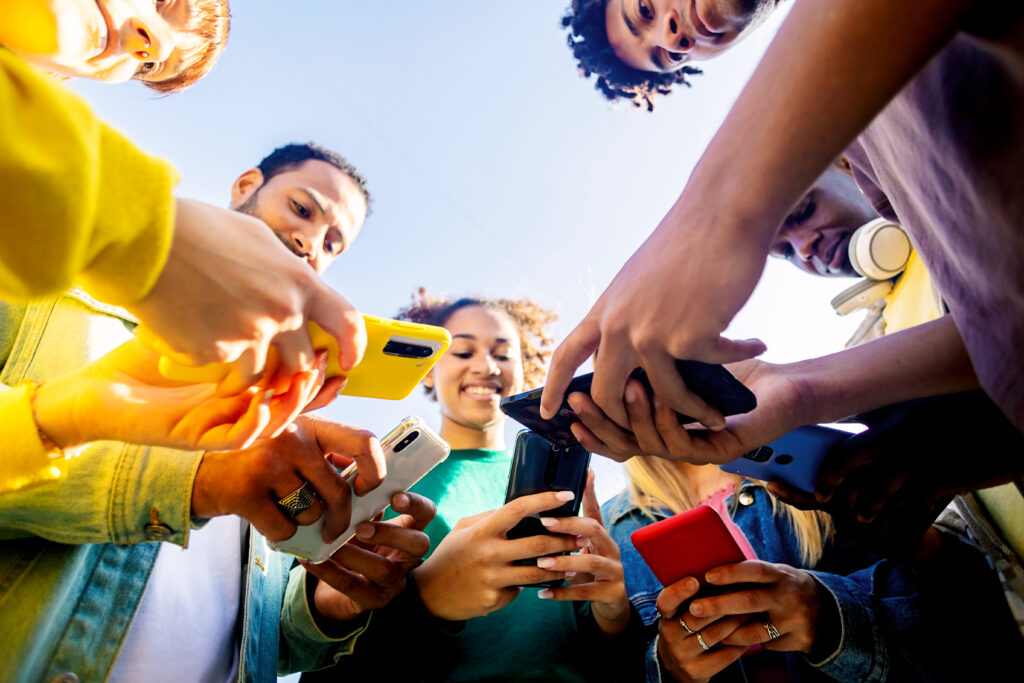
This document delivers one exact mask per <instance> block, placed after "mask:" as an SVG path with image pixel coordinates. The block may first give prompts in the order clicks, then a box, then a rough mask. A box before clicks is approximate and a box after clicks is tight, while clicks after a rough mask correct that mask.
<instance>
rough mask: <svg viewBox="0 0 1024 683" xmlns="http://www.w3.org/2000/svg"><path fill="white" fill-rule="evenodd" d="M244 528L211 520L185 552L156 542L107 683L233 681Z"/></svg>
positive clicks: (238, 523)
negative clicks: (138, 601) (146, 577)
mask: <svg viewBox="0 0 1024 683" xmlns="http://www.w3.org/2000/svg"><path fill="white" fill-rule="evenodd" d="M247 528H248V524H247V523H246V522H245V521H244V520H241V519H239V518H238V517H234V516H230V515H228V516H224V517H215V518H213V519H211V520H210V521H209V522H208V523H207V524H206V525H205V526H204V527H203V528H202V529H194V530H193V531H192V532H191V533H190V534H189V547H188V548H187V549H185V548H181V547H179V546H176V545H173V544H170V543H162V544H161V546H160V551H159V552H158V553H157V556H156V563H155V565H154V566H153V573H152V574H151V575H150V577H149V583H147V584H146V589H145V592H144V593H143V595H142V603H141V604H140V605H139V611H138V612H137V613H136V615H135V619H134V620H133V621H132V625H131V627H129V629H128V635H127V636H126V638H125V642H124V646H123V647H122V648H121V653H120V655H119V656H118V659H117V662H116V663H115V664H114V670H113V672H112V673H111V676H110V681H112V682H114V683H138V682H139V681H171V680H173V681H189V682H190V683H191V682H193V681H194V682H195V683H225V682H226V681H231V680H234V679H236V678H237V677H238V642H237V641H236V632H235V625H236V623H237V621H238V616H239V614H238V612H239V609H238V608H239V604H240V603H241V592H242V570H243V565H242V563H243V558H244V555H243V541H244V539H245V532H246V530H247Z"/></svg>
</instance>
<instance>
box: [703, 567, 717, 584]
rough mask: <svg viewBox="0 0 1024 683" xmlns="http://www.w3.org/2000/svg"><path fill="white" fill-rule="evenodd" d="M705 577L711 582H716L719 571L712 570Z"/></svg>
mask: <svg viewBox="0 0 1024 683" xmlns="http://www.w3.org/2000/svg"><path fill="white" fill-rule="evenodd" d="M704 578H705V579H707V580H708V582H709V583H714V582H715V581H718V572H716V571H713V570H712V571H710V572H708V573H707V574H705V575H704Z"/></svg>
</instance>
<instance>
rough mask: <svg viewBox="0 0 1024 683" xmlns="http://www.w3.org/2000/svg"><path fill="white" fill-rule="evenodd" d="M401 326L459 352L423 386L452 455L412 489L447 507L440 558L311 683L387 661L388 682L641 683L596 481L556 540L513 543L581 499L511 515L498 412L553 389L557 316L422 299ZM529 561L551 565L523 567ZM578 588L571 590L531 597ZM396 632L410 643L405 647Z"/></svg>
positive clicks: (441, 517) (535, 503) (434, 525)
mask: <svg viewBox="0 0 1024 683" xmlns="http://www.w3.org/2000/svg"><path fill="white" fill-rule="evenodd" d="M399 317H400V318H403V319H406V320H411V321H415V322H419V323H428V324H432V325H441V326H444V327H445V328H446V329H448V331H449V332H451V335H452V346H451V348H450V349H449V350H448V352H447V354H445V355H444V356H443V357H442V358H441V359H440V360H439V361H438V362H437V365H435V366H434V368H433V369H432V370H431V372H430V374H429V375H428V376H427V377H426V379H425V380H424V382H423V386H424V388H425V389H426V391H427V393H428V395H430V396H431V397H432V398H434V399H435V400H436V401H437V402H438V404H439V407H440V409H441V430H440V434H441V437H442V438H444V439H445V440H446V441H448V443H449V444H451V446H452V452H451V455H449V457H448V459H447V460H446V461H445V462H444V463H442V464H440V465H438V466H437V467H436V468H434V469H433V470H432V471H431V472H430V473H429V474H427V476H425V477H424V478H423V479H422V480H421V481H420V482H419V483H418V484H416V485H415V486H414V487H412V489H411V491H412V492H414V493H419V494H420V495H422V496H424V497H426V498H430V499H432V500H435V501H436V502H437V507H438V511H437V515H436V516H435V517H434V519H433V521H432V522H430V524H429V525H427V527H426V529H425V531H426V533H427V535H428V536H429V537H430V540H431V554H429V555H428V556H427V559H426V560H425V562H424V563H423V565H422V566H420V567H419V568H417V569H415V570H414V571H413V572H412V573H411V574H410V585H409V587H408V589H407V590H406V591H405V593H404V594H403V595H402V596H400V597H399V598H396V599H395V600H394V601H393V602H392V603H391V604H390V605H388V606H387V607H384V608H382V609H380V610H377V611H376V612H374V615H373V618H372V621H370V622H369V627H368V629H367V631H366V632H364V633H363V634H362V635H361V636H360V637H359V639H358V641H357V642H356V643H355V644H354V646H353V648H352V649H351V652H350V654H349V655H348V656H341V657H339V658H337V659H336V661H337V664H336V665H335V666H333V667H331V668H327V669H325V670H323V671H316V672H314V673H312V674H310V673H307V674H306V675H304V677H303V681H307V682H310V681H327V680H338V679H340V678H342V677H343V678H344V679H345V680H350V679H351V680H356V679H359V678H360V677H361V674H362V675H365V676H367V677H368V676H371V675H373V673H374V672H378V673H379V671H380V662H382V661H387V662H388V668H387V671H388V675H389V676H390V677H393V678H396V679H407V678H408V679H410V680H426V681H469V680H523V679H536V680H549V681H594V680H612V679H613V678H615V677H614V676H613V674H612V671H613V669H612V667H613V666H616V665H619V666H621V665H627V664H628V663H631V664H632V674H633V675H632V677H633V678H636V679H639V678H640V677H641V676H642V660H641V656H642V649H641V647H642V643H640V641H639V640H638V639H637V640H636V641H635V643H636V646H637V647H636V648H635V657H633V658H632V659H629V658H628V657H624V656H623V655H624V652H630V650H629V643H630V642H633V641H631V640H630V635H631V634H633V633H635V632H636V631H637V627H638V624H639V622H638V620H637V617H635V613H634V612H633V611H632V610H631V609H630V607H629V601H628V600H627V598H626V594H625V591H624V589H623V574H622V565H621V563H620V561H619V553H618V548H617V547H616V545H615V543H614V542H613V541H612V539H611V537H610V536H609V535H608V532H607V531H606V530H605V528H604V525H603V523H602V521H601V517H600V510H599V507H598V505H597V501H596V498H595V497H594V491H593V485H592V482H591V483H590V484H589V485H588V488H587V493H586V494H585V495H584V499H583V510H584V515H583V516H581V517H574V518H561V519H555V518H544V517H542V519H541V521H542V523H544V524H545V526H547V527H548V528H549V529H551V530H552V531H553V532H555V533H553V534H551V535H542V536H535V537H532V538H523V539H517V540H508V539H507V538H506V537H505V532H506V531H508V530H509V529H511V528H512V527H513V526H514V525H515V524H516V523H517V522H518V521H519V520H520V519H522V518H523V517H525V516H527V515H533V514H541V513H543V511H545V510H549V509H552V508H555V507H557V506H559V505H561V504H562V503H564V501H566V500H568V499H571V496H572V493H571V492H564V491H563V492H553V491H549V492H545V493H539V494H535V495H530V496H523V497H521V498H518V499H516V500H515V501H513V502H511V503H508V504H505V505H502V503H503V502H504V495H505V488H506V484H507V482H508V476H509V466H510V462H511V453H510V452H509V451H508V450H506V449H505V446H504V435H503V433H504V427H505V416H504V414H503V413H502V412H501V411H500V409H499V407H498V406H499V402H500V400H501V398H502V397H505V396H509V395H511V394H515V393H517V392H520V391H522V390H523V389H524V388H526V387H536V386H537V385H538V384H540V382H541V381H542V380H543V377H544V361H545V359H546V358H547V355H548V346H549V344H550V343H551V341H552V340H551V338H550V336H549V335H548V333H547V331H546V327H547V325H548V324H549V323H550V322H551V321H552V320H553V319H554V314H553V313H552V312H550V311H547V310H545V309H544V308H542V307H540V306H539V305H537V304H536V303H534V302H533V301H530V300H528V299H518V300H513V299H489V298H483V297H466V298H461V299H456V300H452V299H447V298H434V297H430V296H428V295H427V294H426V293H425V292H424V291H423V290H420V292H419V294H418V295H417V296H416V297H414V301H413V303H412V305H410V306H408V307H406V308H405V309H403V310H402V311H401V312H400V313H399ZM567 496H568V498H567ZM581 549H582V550H581ZM576 550H581V552H579V553H574V554H570V555H565V556H560V557H548V556H550V555H554V554H556V553H560V552H566V551H570V552H571V551H576ZM531 558H539V559H537V560H536V564H535V565H531V566H524V565H519V564H516V563H515V561H516V560H524V559H531ZM307 571H308V572H309V573H310V574H314V573H317V572H319V571H320V567H319V566H311V567H307ZM567 577H569V578H570V585H568V586H559V587H556V588H548V589H544V590H538V589H537V588H521V586H524V585H527V584H535V583H538V582H541V581H549V580H552V579H555V580H561V579H563V578H567ZM325 592H326V589H325ZM316 597H317V599H320V597H321V596H320V592H319V591H317V593H316ZM366 618H367V619H369V617H368V616H367V617H366ZM631 626H632V627H633V628H632V629H631V628H629V627H631ZM396 633H402V634H404V635H403V637H402V638H401V641H400V642H398V643H396V641H395V634H396ZM608 653H610V654H612V655H614V656H613V657H612V658H611V659H609V658H608V657H607V656H606V655H607V654H608ZM328 663H331V662H325V664H328Z"/></svg>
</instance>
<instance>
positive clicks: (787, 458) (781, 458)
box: [775, 453, 793, 465]
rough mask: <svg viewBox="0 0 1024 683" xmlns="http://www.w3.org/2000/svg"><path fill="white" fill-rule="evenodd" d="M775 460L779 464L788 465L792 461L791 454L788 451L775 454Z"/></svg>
mask: <svg viewBox="0 0 1024 683" xmlns="http://www.w3.org/2000/svg"><path fill="white" fill-rule="evenodd" d="M775 462H776V463H778V464H779V465H788V464H789V463H791V462H793V456H792V455H790V454H789V453H782V454H781V455H777V456H775Z"/></svg>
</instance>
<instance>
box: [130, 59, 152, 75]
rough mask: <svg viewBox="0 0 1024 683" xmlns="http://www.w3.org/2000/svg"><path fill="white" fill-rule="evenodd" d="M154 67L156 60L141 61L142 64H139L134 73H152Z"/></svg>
mask: <svg viewBox="0 0 1024 683" xmlns="http://www.w3.org/2000/svg"><path fill="white" fill-rule="evenodd" d="M154 69H156V62H143V63H142V64H139V68H138V69H136V70H135V75H136V76H145V75H146V74H151V73H153V70H154Z"/></svg>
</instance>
